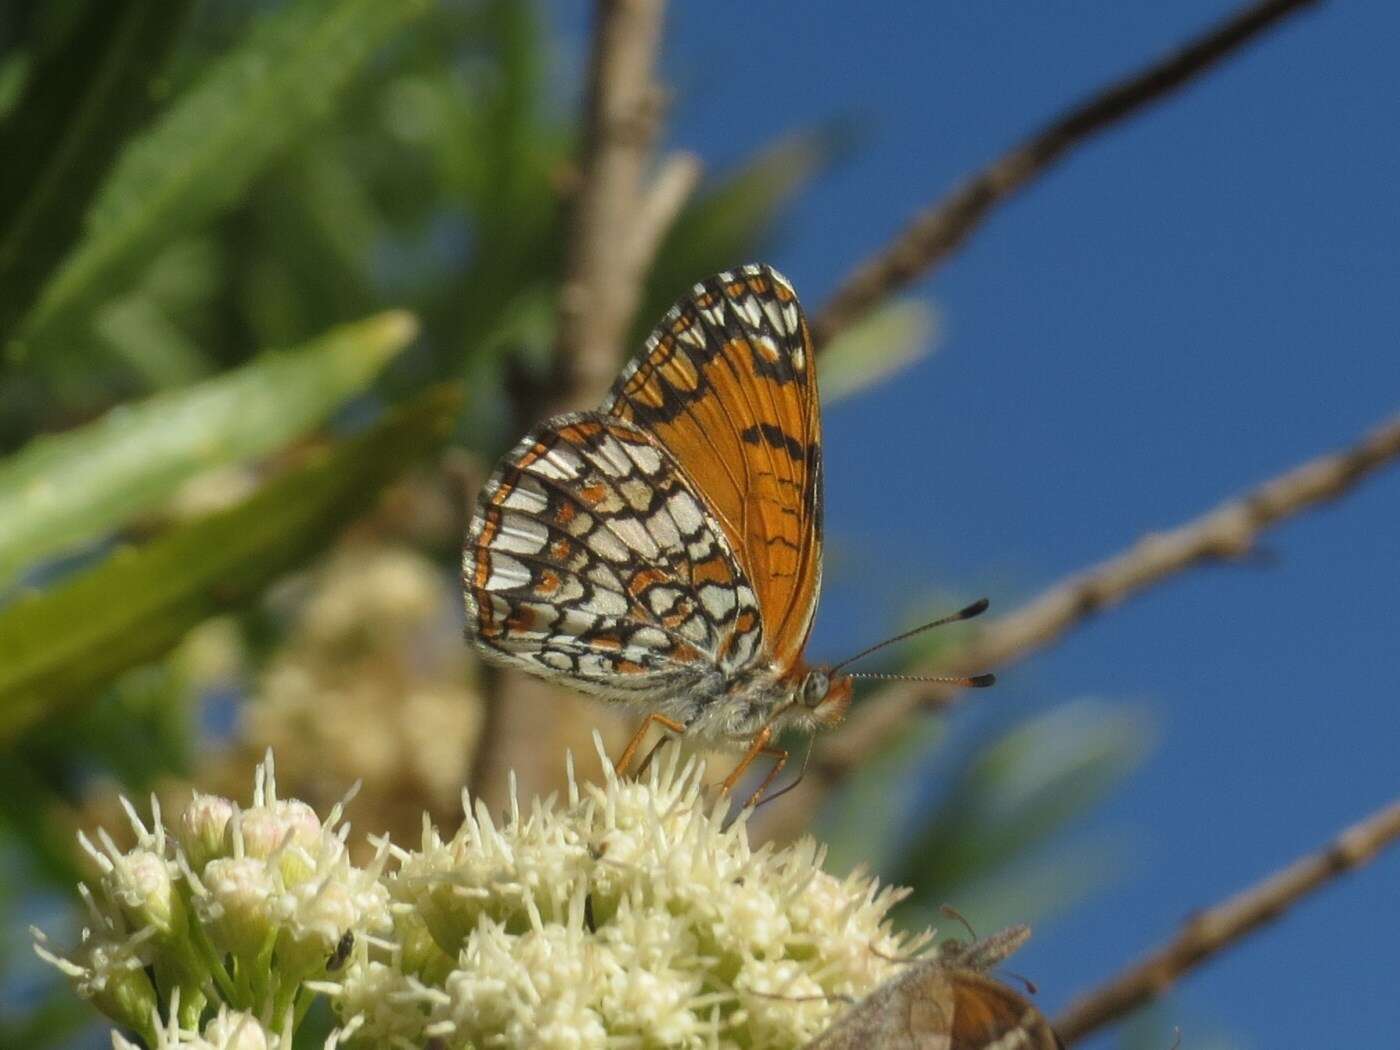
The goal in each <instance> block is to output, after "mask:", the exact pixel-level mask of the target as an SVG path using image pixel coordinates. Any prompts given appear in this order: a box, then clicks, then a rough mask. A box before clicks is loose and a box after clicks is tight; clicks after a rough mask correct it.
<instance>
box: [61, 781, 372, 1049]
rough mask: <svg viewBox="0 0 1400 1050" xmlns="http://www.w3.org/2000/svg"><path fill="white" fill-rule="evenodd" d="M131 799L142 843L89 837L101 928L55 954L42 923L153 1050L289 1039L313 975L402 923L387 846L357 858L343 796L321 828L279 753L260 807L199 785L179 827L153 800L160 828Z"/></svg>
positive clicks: (85, 980)
mask: <svg viewBox="0 0 1400 1050" xmlns="http://www.w3.org/2000/svg"><path fill="white" fill-rule="evenodd" d="M347 801H348V800H347ZM122 805H123V807H124V809H125V810H126V814H127V818H128V820H129V821H130V824H131V830H132V832H133V833H134V835H135V838H136V845H135V847H134V848H132V849H130V850H126V851H123V850H121V849H120V848H118V846H117V845H116V843H115V842H114V841H113V839H112V837H111V836H110V835H108V834H107V833H106V831H99V832H98V834H97V840H98V841H97V843H96V844H94V843H93V842H92V841H91V840H90V839H89V838H88V837H87V836H86V835H81V834H80V835H79V840H80V842H81V843H82V845H83V848H84V849H85V850H86V851H87V853H88V855H89V856H90V857H91V858H92V861H93V862H94V864H95V865H96V866H97V869H98V870H99V871H100V873H101V874H100V877H99V878H98V879H97V881H96V884H95V886H92V887H90V886H86V885H85V886H81V887H79V892H80V893H81V895H82V898H83V901H84V904H85V905H86V907H87V912H88V917H89V920H90V925H89V926H88V927H87V929H85V930H84V931H83V936H82V942H81V944H80V945H79V947H78V949H77V951H76V952H74V953H73V954H72V955H71V956H69V957H62V956H59V955H57V954H55V953H54V952H53V951H51V950H50V949H49V948H48V947H47V945H46V939H45V937H44V935H43V934H42V933H41V932H39V931H37V930H36V931H35V940H36V943H35V949H36V950H37V951H38V953H39V955H40V956H41V957H42V958H44V959H46V960H47V961H49V962H51V963H52V964H53V965H55V966H57V967H58V968H59V969H60V970H62V971H63V972H64V973H66V974H68V976H69V977H70V978H72V980H73V983H74V986H75V988H76V990H77V991H78V994H79V995H82V996H83V997H85V998H90V999H92V1000H93V1002H94V1003H95V1004H96V1005H97V1007H98V1008H99V1009H100V1010H102V1012H103V1013H105V1014H106V1015H107V1016H108V1017H110V1018H112V1019H113V1020H115V1021H116V1022H118V1023H119V1024H121V1025H123V1026H125V1027H127V1028H129V1029H132V1030H134V1031H135V1032H137V1033H138V1034H140V1035H141V1037H142V1038H143V1039H144V1040H145V1041H146V1044H147V1045H148V1046H153V1047H154V1046H176V1045H178V1046H185V1045H187V1044H189V1045H195V1046H204V1045H211V1046H216V1047H227V1048H229V1050H242V1048H244V1047H248V1048H253V1047H268V1048H271V1047H277V1046H287V1047H289V1046H290V1042H289V1039H290V1027H289V1025H290V1023H291V1020H292V1019H293V1018H299V1017H300V1016H301V1015H302V1014H303V1013H304V1012H305V1009H306V1007H307V1006H308V1005H309V1002H310V999H311V998H312V996H313V993H311V992H310V991H309V990H307V989H305V987H304V984H305V982H306V981H307V980H308V979H310V978H314V977H320V976H325V975H326V974H327V973H328V972H329V971H328V967H331V966H333V965H336V964H343V960H341V959H340V958H339V956H340V955H341V954H342V953H343V948H342V946H343V945H349V944H353V943H354V942H355V940H357V939H360V940H364V939H367V938H369V937H370V936H372V935H375V934H383V933H386V932H388V931H389V930H391V929H392V920H391V918H390V912H389V895H388V891H387V889H386V888H385V886H384V885H383V883H382V881H381V879H380V876H381V874H382V871H383V868H384V862H385V860H386V859H387V854H385V853H383V852H381V853H380V855H379V856H378V857H377V858H376V859H375V862H374V863H372V864H371V865H370V866H369V867H368V868H357V867H355V866H354V865H352V864H351V863H350V857H349V852H348V850H347V849H346V846H345V838H346V835H347V834H348V833H349V825H341V824H340V817H341V811H342V808H343V804H342V805H337V806H336V807H334V808H333V809H332V811H331V814H330V816H329V817H328V818H327V819H326V821H325V822H324V823H322V821H321V820H320V819H319V818H318V817H317V816H316V814H315V813H314V812H313V811H312V810H311V808H310V807H308V806H306V805H305V804H304V803H301V802H298V801H296V800H282V799H278V798H277V792H276V782H275V779H274V775H273V765H272V757H271V755H269V756H268V758H267V760H266V761H265V762H264V763H263V764H262V765H261V766H259V767H258V771H257V776H256V783H255V787H254V791H253V805H252V806H250V807H247V808H243V807H240V806H238V805H237V804H235V803H234V802H231V801H230V800H228V799H225V798H219V797H217V796H214V795H201V794H198V793H196V794H195V796H194V798H193V799H192V800H191V801H190V803H189V805H188V806H186V808H185V810H184V812H183V813H182V814H181V816H180V819H179V821H178V822H177V824H176V826H175V829H174V830H173V832H170V831H167V830H166V828H165V827H164V825H163V824H162V823H161V814H160V807H159V804H158V803H156V801H155V800H154V799H152V818H153V819H152V826H151V827H150V828H149V829H148V828H147V827H146V826H145V824H144V823H143V822H142V821H141V819H140V817H139V816H137V814H136V811H135V810H134V809H133V808H132V806H131V805H130V803H128V802H127V801H126V800H125V799H123V800H122ZM338 825H339V827H338ZM214 1006H218V1007H219V1008H220V1009H219V1012H218V1013H217V1014H215V1015H214V1016H213V1018H212V1019H210V1020H208V1021H207V1023H205V1024H203V1025H201V1019H202V1018H205V1017H206V1015H208V1014H209V1013H210V1012H211V1008H212V1007H214ZM162 1007H164V1009H162ZM274 1028H276V1029H277V1030H282V1029H285V1031H286V1036H285V1038H284V1037H279V1036H276V1035H274V1034H273V1031H274ZM201 1032H202V1033H203V1034H202V1035H201ZM211 1032H212V1033H213V1034H212V1035H211V1034H210V1033H211ZM198 1038H203V1039H204V1040H205V1041H204V1042H198V1041H196V1042H193V1043H191V1042H190V1040H191V1039H198ZM279 1039H281V1041H280V1042H279ZM117 1045H118V1046H120V1045H121V1043H120V1042H118V1044H117Z"/></svg>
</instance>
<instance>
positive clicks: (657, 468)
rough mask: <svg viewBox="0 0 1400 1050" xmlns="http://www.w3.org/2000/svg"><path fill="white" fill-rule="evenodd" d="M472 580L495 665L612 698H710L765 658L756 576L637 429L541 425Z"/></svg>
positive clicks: (472, 548) (480, 639)
mask: <svg viewBox="0 0 1400 1050" xmlns="http://www.w3.org/2000/svg"><path fill="white" fill-rule="evenodd" d="M463 583H464V585H465V590H466V601H467V619H468V631H467V633H468V636H469V637H471V638H472V639H474V640H475V642H476V644H477V645H478V647H481V648H483V649H484V651H485V652H486V654H487V655H488V656H491V657H493V658H494V659H495V660H496V661H497V662H501V663H506V664H510V665H514V666H517V667H519V668H521V669H523V670H526V671H529V672H531V673H533V674H539V675H545V676H547V677H560V678H564V679H567V680H568V681H569V682H570V684H572V685H573V686H575V687H576V688H578V689H581V690H583V691H585V692H590V693H594V694H597V695H601V696H604V697H608V698H612V699H636V700H649V699H651V700H655V699H673V698H676V697H681V696H685V695H687V694H691V693H697V692H704V690H703V689H700V688H698V687H701V686H703V685H705V684H706V681H707V678H708V679H710V680H713V676H714V675H715V673H716V672H719V673H720V674H722V675H727V674H730V673H733V672H734V671H735V670H737V669H741V668H743V667H744V666H746V665H748V664H749V663H750V662H751V661H752V660H753V659H754V657H755V654H757V653H759V652H761V651H762V649H763V633H762V623H761V620H760V616H759V612H758V607H757V599H756V597H755V595H754V591H753V589H752V587H751V586H750V584H749V580H748V577H747V576H746V574H745V572H744V570H743V567H742V564H741V562H740V560H739V559H738V558H736V557H735V554H734V551H733V549H732V547H731V545H730V543H729V540H728V538H727V537H726V535H725V533H724V531H723V530H722V529H720V528H718V527H717V526H716V524H715V522H714V520H713V518H712V516H711V515H710V513H709V511H708V509H707V507H706V504H705V502H704V500H703V499H702V498H701V496H700V495H699V494H698V493H697V492H696V491H695V489H694V487H693V485H692V483H691V481H690V479H689V478H687V476H686V475H685V473H684V472H683V471H682V470H681V469H680V467H679V466H678V464H677V462H676V460H675V458H674V457H673V456H672V455H671V453H670V452H669V451H668V450H667V449H666V448H665V447H664V446H663V445H661V444H660V443H659V442H658V441H657V440H656V439H655V438H654V437H653V436H652V435H650V434H649V433H647V432H646V431H645V430H644V429H642V428H641V427H639V426H638V425H636V424H635V423H633V422H631V421H629V420H626V419H621V418H617V417H612V416H606V415H602V414H599V413H578V414H572V415H565V416H558V417H556V418H554V419H551V420H548V421H547V422H545V423H543V424H541V425H540V426H539V427H537V428H536V429H535V430H533V431H532V432H531V433H530V434H529V435H527V436H526V437H525V439H524V440H523V441H522V442H521V443H520V444H519V445H518V446H516V448H515V449H514V451H512V452H511V453H510V454H509V455H507V456H506V457H505V459H504V460H503V461H502V462H501V464H500V466H499V467H497V469H496V472H495V475H494V476H493V477H492V478H491V480H490V481H489V482H488V483H487V485H486V486H485V488H484V489H483V490H482V493H481V495H480V497H479V499H478V503H477V509H476V515H475V517H474V518H473V521H472V525H471V529H470V531H469V533H468V536H467V543H466V551H465V555H464V559H463ZM676 713H677V714H681V715H685V714H686V712H681V711H676Z"/></svg>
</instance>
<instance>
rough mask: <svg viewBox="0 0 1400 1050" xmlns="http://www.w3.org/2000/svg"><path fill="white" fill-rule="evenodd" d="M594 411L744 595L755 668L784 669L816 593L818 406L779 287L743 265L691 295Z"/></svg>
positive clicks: (772, 273)
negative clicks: (690, 497)
mask: <svg viewBox="0 0 1400 1050" xmlns="http://www.w3.org/2000/svg"><path fill="white" fill-rule="evenodd" d="M603 411H604V412H605V413H608V414H610V415H612V416H615V417H617V418H619V419H622V420H626V421H628V422H631V423H634V424H636V425H637V426H638V427H640V428H641V429H643V430H645V431H646V432H647V433H649V434H651V435H653V436H654V437H655V438H656V439H657V441H658V442H659V443H660V444H661V445H663V446H664V447H665V448H666V449H667V450H668V451H669V452H670V454H671V455H672V456H674V457H675V460H676V462H677V463H678V464H679V465H680V467H681V469H682V470H683V471H684V472H685V474H686V475H687V476H688V477H689V478H690V479H691V480H692V481H693V482H694V484H695V486H696V488H697V489H698V491H699V492H700V493H701V494H702V495H703V498H704V501H705V504H706V506H707V508H708V510H709V512H710V515H711V516H712V517H713V519H714V520H715V521H716V522H717V523H718V525H719V527H720V530H721V531H722V532H723V533H724V535H725V536H726V537H727V539H728V541H729V544H730V546H731V547H732V549H733V550H734V551H736V552H737V553H738V555H739V561H740V564H741V565H743V566H744V567H745V568H746V569H747V570H748V576H749V578H750V579H752V580H753V581H754V583H755V589H756V591H757V594H758V605H759V609H760V612H761V619H762V623H763V628H764V632H765V637H766V640H767V643H768V654H767V655H768V656H769V658H770V659H772V660H773V661H774V662H775V663H776V664H777V666H778V667H780V668H783V669H785V670H786V669H791V668H794V667H795V666H797V665H798V664H799V662H800V660H801V655H802V650H803V648H804V646H805V645H806V641H807V634H808V631H809V630H810V628H811V624H812V616H813V613H814V612H815V610H816V604H817V595H818V591H819V590H820V587H821V561H822V559H821V554H822V551H821V515H822V469H821V406H820V402H819V398H818V395H817V380H816V373H815V365H814V362H813V354H812V339H811V334H810V332H809V330H808V327H807V322H806V319H805V318H804V316H803V313H802V308H801V306H800V305H799V304H798V302H797V296H796V293H794V292H793V289H792V286H791V285H790V284H789V283H788V282H787V279H786V278H784V277H783V276H782V275H781V274H780V273H778V272H777V271H776V270H774V269H772V268H771V267H768V266H745V267H743V268H741V269H739V270H736V271H733V272H725V273H720V274H717V275H716V276H714V277H712V278H710V279H709V280H707V281H702V282H701V283H700V284H697V285H696V286H695V287H694V289H693V290H692V292H691V294H690V295H689V296H687V297H685V298H684V299H682V300H681V301H680V302H678V303H677V304H676V305H675V306H674V307H672V309H671V310H670V312H669V313H667V314H666V316H665V317H664V318H662V320H661V323H660V324H659V325H658V326H657V327H656V329H655V330H654V331H653V332H652V334H651V337H650V338H649V339H648V340H647V343H646V347H645V350H644V352H643V353H642V355H641V356H640V357H638V358H637V359H636V360H635V361H634V362H633V363H632V364H631V365H629V366H628V367H627V369H626V370H625V371H624V372H623V373H622V375H621V377H619V379H618V381H617V383H616V385H615V386H614V387H613V391H612V393H611V395H610V396H609V397H608V399H607V400H606V401H605V402H604V404H603Z"/></svg>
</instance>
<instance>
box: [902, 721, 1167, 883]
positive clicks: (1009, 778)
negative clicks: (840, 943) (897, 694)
mask: <svg viewBox="0 0 1400 1050" xmlns="http://www.w3.org/2000/svg"><path fill="white" fill-rule="evenodd" d="M1146 740H1147V737H1146V728H1145V726H1144V725H1143V723H1142V719H1141V716H1139V715H1137V714H1134V713H1132V712H1128V711H1124V710H1123V709H1121V708H1119V707H1110V706H1108V705H1106V704H1102V703H1098V702H1094V701H1079V702H1076V703H1071V704H1066V705H1064V706H1062V707H1059V708H1056V709H1054V710H1052V711H1050V712H1049V713H1048V714H1044V715H1041V716H1039V717H1037V718H1034V719H1031V720H1029V721H1026V722H1024V723H1022V724H1020V725H1018V726H1016V727H1014V728H1013V729H1011V730H1009V731H1008V732H1006V733H1004V734H1002V735H1001V736H1000V737H998V738H996V739H994V740H993V741H991V742H990V743H988V744H986V745H985V746H983V747H980V748H978V749H977V750H976V751H974V752H972V754H971V755H970V756H968V757H967V758H966V760H965V761H963V762H962V763H960V764H959V766H958V768H956V769H955V771H954V772H953V775H952V777H951V785H950V787H949V789H948V791H947V793H946V795H945V796H944V798H943V800H942V801H941V802H940V803H939V805H938V806H937V807H936V808H935V809H934V810H933V812H932V813H931V814H930V816H929V817H928V819H927V820H925V821H923V822H921V823H922V825H923V826H922V829H921V830H920V831H919V832H918V833H917V834H916V835H915V836H914V837H913V839H912V840H911V841H909V842H905V843H902V844H901V848H900V849H899V851H898V856H897V857H896V858H895V859H894V861H893V863H892V867H891V871H892V875H893V877H894V879H895V881H897V882H902V883H904V884H906V885H911V886H913V887H914V889H915V894H914V896H913V897H912V898H911V899H910V903H911V905H918V904H920V903H923V904H933V905H935V906H936V905H937V904H940V903H943V902H945V901H956V900H957V898H958V895H959V894H961V893H962V892H964V891H965V890H966V889H967V888H968V887H970V886H971V885H973V884H974V883H975V882H976V881H977V880H979V879H983V878H986V877H988V876H989V875H991V874H993V873H995V872H997V871H1000V870H1003V869H1004V868H1005V867H1006V866H1007V865H1009V864H1011V863H1012V862H1013V861H1015V860H1016V859H1017V858H1019V857H1022V856H1024V855H1026V854H1028V853H1030V852H1031V851H1032V850H1033V849H1034V848H1035V847H1036V846H1037V845H1039V844H1041V843H1043V842H1045V841H1046V840H1047V839H1048V838H1050V837H1051V836H1052V835H1054V834H1056V833H1057V832H1059V831H1060V830H1061V829H1063V828H1064V827H1065V826H1066V825H1067V824H1068V823H1069V822H1070V821H1072V820H1073V819H1074V818H1075V817H1077V816H1079V815H1080V814H1081V813H1083V812H1084V811H1085V810H1086V809H1088V808H1089V807H1090V806H1092V805H1093V804H1094V803H1096V802H1098V801H1099V800H1100V799H1102V798H1103V797H1104V795H1105V794H1106V793H1107V792H1108V791H1109V790H1110V789H1111V788H1112V787H1113V785H1114V784H1116V783H1118V782H1119V781H1120V780H1121V779H1122V778H1123V777H1124V776H1125V775H1127V773H1128V772H1130V771H1131V770H1132V769H1133V768H1134V767H1135V766H1136V765H1137V762H1138V760H1139V758H1140V757H1141V756H1142V754H1143V753H1144V751H1145V749H1146Z"/></svg>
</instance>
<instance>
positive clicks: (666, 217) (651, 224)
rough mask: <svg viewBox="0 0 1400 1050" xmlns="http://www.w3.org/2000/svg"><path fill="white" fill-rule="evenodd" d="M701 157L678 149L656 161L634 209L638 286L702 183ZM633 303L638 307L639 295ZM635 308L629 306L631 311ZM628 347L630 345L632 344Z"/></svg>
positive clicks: (632, 246) (633, 254) (633, 232)
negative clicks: (667, 233)
mask: <svg viewBox="0 0 1400 1050" xmlns="http://www.w3.org/2000/svg"><path fill="white" fill-rule="evenodd" d="M700 172H701V165H700V158H699V157H697V156H696V155H695V154H694V153H688V152H685V151H677V152H675V153H672V154H671V155H670V156H668V157H665V158H663V159H662V161H661V163H660V164H659V165H657V169H656V175H655V177H654V178H653V179H652V180H651V188H650V189H649V190H648V191H647V193H646V195H645V196H644V197H643V198H642V201H641V203H640V204H639V205H638V206H637V208H636V209H635V212H636V214H635V217H634V218H633V228H632V245H631V252H632V257H633V258H634V259H636V260H639V262H638V266H637V276H638V287H639V288H640V283H641V280H640V279H641V275H642V272H643V271H644V270H645V268H646V267H647V266H649V265H650V264H651V261H652V259H654V258H655V257H656V250H657V248H659V247H660V246H661V238H663V237H665V236H666V232H667V231H668V230H669V229H670V228H671V224H672V223H673V222H675V221H676V216H677V215H679V214H680V212H681V209H682V208H683V207H685V202H686V201H687V200H689V199H690V195H691V194H692V193H694V192H695V187H696V186H698V185H699V184H700ZM632 306H633V308H634V309H635V307H636V296H635V295H634V296H633V302H632ZM632 312H633V310H630V309H629V310H628V315H629V316H630V315H631V314H632ZM627 349H631V348H630V347H629V348H627Z"/></svg>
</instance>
